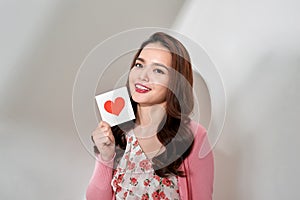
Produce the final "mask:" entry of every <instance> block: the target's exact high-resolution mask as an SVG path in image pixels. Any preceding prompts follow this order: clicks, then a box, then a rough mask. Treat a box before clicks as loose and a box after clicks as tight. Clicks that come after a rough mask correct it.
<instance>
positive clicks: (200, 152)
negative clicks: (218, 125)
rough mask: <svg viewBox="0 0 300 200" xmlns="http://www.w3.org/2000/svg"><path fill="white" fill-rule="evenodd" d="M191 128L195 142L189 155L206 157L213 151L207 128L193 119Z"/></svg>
mask: <svg viewBox="0 0 300 200" xmlns="http://www.w3.org/2000/svg"><path fill="white" fill-rule="evenodd" d="M190 129H191V131H192V132H193V134H194V144H193V147H192V152H191V154H190V156H189V157H190V158H191V157H198V158H203V157H206V156H207V154H209V153H211V151H212V149H211V145H210V143H209V139H208V136H207V130H206V128H205V127H204V126H203V125H201V124H200V123H198V122H196V121H193V120H191V122H190Z"/></svg>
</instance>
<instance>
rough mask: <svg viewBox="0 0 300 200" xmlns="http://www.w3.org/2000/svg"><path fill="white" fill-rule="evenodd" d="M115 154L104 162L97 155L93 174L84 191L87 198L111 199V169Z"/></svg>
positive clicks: (90, 199)
mask: <svg viewBox="0 0 300 200" xmlns="http://www.w3.org/2000/svg"><path fill="white" fill-rule="evenodd" d="M114 158H115V156H114V157H113V158H112V160H110V161H108V162H106V161H103V160H102V159H101V156H98V160H96V164H95V169H94V173H93V176H92V178H91V180H90V183H89V185H88V188H87V191H86V199H87V200H100V199H101V200H112V199H113V190H112V187H111V184H110V183H111V180H112V169H113V162H114Z"/></svg>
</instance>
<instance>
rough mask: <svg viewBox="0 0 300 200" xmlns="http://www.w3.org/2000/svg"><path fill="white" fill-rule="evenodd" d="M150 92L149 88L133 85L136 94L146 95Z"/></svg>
mask: <svg viewBox="0 0 300 200" xmlns="http://www.w3.org/2000/svg"><path fill="white" fill-rule="evenodd" d="M150 90H151V88H148V87H146V86H144V85H142V84H139V83H137V84H135V91H136V92H138V93H146V92H149V91H150Z"/></svg>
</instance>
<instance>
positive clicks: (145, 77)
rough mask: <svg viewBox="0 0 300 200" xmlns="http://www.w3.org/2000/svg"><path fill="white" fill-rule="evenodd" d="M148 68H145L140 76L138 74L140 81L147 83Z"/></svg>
mask: <svg viewBox="0 0 300 200" xmlns="http://www.w3.org/2000/svg"><path fill="white" fill-rule="evenodd" d="M148 68H149V67H145V68H143V69H142V70H141V72H140V74H139V78H140V79H141V80H142V81H149V69H148Z"/></svg>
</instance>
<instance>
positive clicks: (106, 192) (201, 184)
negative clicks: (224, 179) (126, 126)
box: [86, 121, 214, 200]
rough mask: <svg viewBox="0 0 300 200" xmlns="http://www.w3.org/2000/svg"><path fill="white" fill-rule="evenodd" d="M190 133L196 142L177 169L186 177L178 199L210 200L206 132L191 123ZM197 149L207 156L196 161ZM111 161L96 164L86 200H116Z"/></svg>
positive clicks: (210, 171) (180, 181) (211, 174)
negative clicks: (112, 183) (112, 184)
mask: <svg viewBox="0 0 300 200" xmlns="http://www.w3.org/2000/svg"><path fill="white" fill-rule="evenodd" d="M191 129H192V131H193V133H194V136H195V140H194V146H193V149H192V151H191V153H190V155H189V156H188V157H187V158H186V159H185V160H184V161H183V163H182V164H181V166H180V169H181V170H183V171H184V172H185V174H186V175H187V176H186V177H178V187H179V194H180V199H181V200H211V199H212V193H213V181H214V180H213V179H214V159H213V153H212V151H210V145H209V142H208V139H207V135H206V130H205V128H204V127H203V126H201V125H200V124H198V123H196V122H194V121H191ZM201 148H202V149H201ZM203 148H204V149H203ZM200 149H201V151H202V150H204V152H207V151H210V152H209V153H208V154H207V155H206V156H205V157H204V158H199V152H200ZM205 150H207V151H205ZM113 160H114V158H113V159H112V160H111V161H109V162H105V161H103V160H98V161H96V164H95V170H94V173H93V176H92V178H91V180H90V183H89V185H88V188H87V191H86V199H87V200H114V199H115V195H114V193H113V190H112V187H111V185H110V183H111V180H112V166H113Z"/></svg>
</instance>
